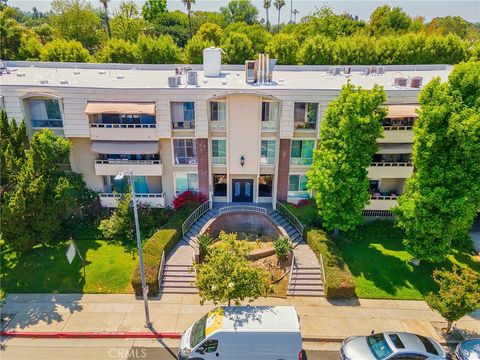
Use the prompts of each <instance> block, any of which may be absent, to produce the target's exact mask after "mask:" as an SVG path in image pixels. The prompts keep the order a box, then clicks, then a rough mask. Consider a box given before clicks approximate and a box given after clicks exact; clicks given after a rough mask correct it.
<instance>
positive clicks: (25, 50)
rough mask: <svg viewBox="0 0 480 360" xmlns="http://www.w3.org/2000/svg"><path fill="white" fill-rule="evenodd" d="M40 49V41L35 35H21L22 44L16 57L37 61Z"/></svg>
mask: <svg viewBox="0 0 480 360" xmlns="http://www.w3.org/2000/svg"><path fill="white" fill-rule="evenodd" d="M41 51H42V43H41V42H40V41H38V39H37V38H36V37H35V36H29V37H23V39H22V45H21V47H20V50H19V51H18V58H20V59H24V60H32V61H38V60H40V53H41Z"/></svg>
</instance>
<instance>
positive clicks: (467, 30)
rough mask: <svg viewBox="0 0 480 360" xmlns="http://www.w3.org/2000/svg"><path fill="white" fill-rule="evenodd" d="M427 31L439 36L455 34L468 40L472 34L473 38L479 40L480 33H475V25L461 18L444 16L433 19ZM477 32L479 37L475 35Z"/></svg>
mask: <svg viewBox="0 0 480 360" xmlns="http://www.w3.org/2000/svg"><path fill="white" fill-rule="evenodd" d="M472 30H473V31H472ZM426 31H427V33H433V34H438V35H447V34H454V35H457V36H458V37H460V38H462V39H465V38H468V37H469V35H470V34H472V37H473V38H477V39H478V31H475V30H474V27H473V25H471V24H470V23H469V22H468V21H466V20H465V19H463V18H461V17H460V16H444V17H437V18H435V19H432V21H430V23H429V24H428V25H427V29H426ZM475 32H477V36H475V35H474V33H475Z"/></svg>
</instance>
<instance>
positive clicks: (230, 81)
mask: <svg viewBox="0 0 480 360" xmlns="http://www.w3.org/2000/svg"><path fill="white" fill-rule="evenodd" d="M5 63H6V65H7V66H8V68H9V69H10V70H11V73H10V74H3V75H2V76H1V77H0V84H1V86H22V85H25V86H38V87H67V88H72V87H73V88H75V87H78V88H106V89H110V88H112V89H169V90H172V91H175V90H182V89H195V90H201V89H212V90H219V89H220V90H221V89H224V90H226V91H228V90H250V91H256V90H262V91H265V90H267V89H272V90H339V89H341V87H342V86H343V85H345V84H346V83H347V81H348V80H350V81H351V82H352V83H353V84H354V85H359V86H362V87H363V88H366V89H370V88H372V87H373V86H374V85H375V84H379V85H382V86H383V87H384V88H385V90H403V91H406V90H417V91H418V88H408V87H407V88H405V87H395V85H394V79H395V78H397V77H405V78H412V77H417V76H419V77H422V78H423V84H426V83H428V82H429V81H430V80H431V79H432V78H434V77H437V76H439V77H440V78H441V80H442V81H446V80H447V78H448V75H449V74H450V72H451V69H452V66H451V65H396V66H384V68H385V74H383V75H363V69H366V68H369V67H371V65H365V66H358V65H357V66H351V73H350V75H348V76H345V75H343V72H342V75H337V76H334V75H331V74H329V73H328V71H327V70H328V69H329V68H330V67H329V66H314V65H313V66H310V65H304V66H297V65H292V66H286V65H277V66H276V68H275V70H274V72H273V80H274V84H263V85H260V84H247V83H246V82H245V71H244V67H243V66H242V65H222V72H221V75H220V76H219V77H217V78H210V77H205V76H204V75H203V70H202V68H203V66H202V65H188V66H189V67H191V68H192V70H195V71H197V72H198V85H197V86H193V85H186V84H185V83H186V79H185V76H183V81H182V85H179V86H178V87H169V86H168V77H169V76H172V75H174V68H175V67H176V66H187V65H141V64H135V65H133V64H90V63H78V64H75V63H42V62H29V61H21V62H20V61H19V62H15V61H11V62H8V61H7V62H5ZM340 68H341V69H342V70H343V68H344V66H341V67H340Z"/></svg>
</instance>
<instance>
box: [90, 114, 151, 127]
mask: <svg viewBox="0 0 480 360" xmlns="http://www.w3.org/2000/svg"><path fill="white" fill-rule="evenodd" d="M93 123H94V124H121V125H126V126H124V127H128V125H150V126H148V127H155V125H156V120H155V116H153V115H147V114H96V115H93Z"/></svg>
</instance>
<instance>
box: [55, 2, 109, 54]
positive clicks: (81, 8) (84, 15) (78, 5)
mask: <svg viewBox="0 0 480 360" xmlns="http://www.w3.org/2000/svg"><path fill="white" fill-rule="evenodd" d="M50 18H51V23H52V26H53V27H54V28H55V29H56V30H57V31H58V33H59V34H60V35H61V36H62V37H64V38H65V39H67V40H76V41H79V42H81V43H82V45H83V46H85V47H86V48H87V49H93V48H94V47H95V46H97V45H98V44H99V42H100V30H101V20H100V17H99V16H98V13H97V12H96V11H95V10H94V9H93V7H92V5H90V4H88V3H86V2H85V1H84V0H53V2H52V12H51V15H50Z"/></svg>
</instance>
